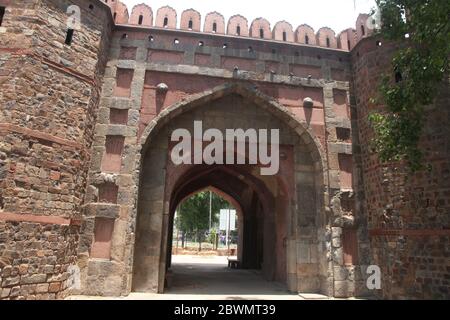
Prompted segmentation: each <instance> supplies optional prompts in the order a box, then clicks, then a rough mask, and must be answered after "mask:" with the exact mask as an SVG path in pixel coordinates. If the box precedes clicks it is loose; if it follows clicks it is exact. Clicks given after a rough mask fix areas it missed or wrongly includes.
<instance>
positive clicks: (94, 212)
mask: <svg viewBox="0 0 450 320" xmlns="http://www.w3.org/2000/svg"><path fill="white" fill-rule="evenodd" d="M85 208H86V215H87V216H90V217H99V218H110V219H116V218H118V217H119V215H120V205H117V204H109V203H90V204H88V205H86V207H85Z"/></svg>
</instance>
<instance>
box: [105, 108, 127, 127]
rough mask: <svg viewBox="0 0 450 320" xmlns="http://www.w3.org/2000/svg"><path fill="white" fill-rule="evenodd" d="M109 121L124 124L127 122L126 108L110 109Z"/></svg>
mask: <svg viewBox="0 0 450 320" xmlns="http://www.w3.org/2000/svg"><path fill="white" fill-rule="evenodd" d="M109 122H110V123H111V124H122V125H125V124H127V122H128V109H124V110H122V109H110V110H109Z"/></svg>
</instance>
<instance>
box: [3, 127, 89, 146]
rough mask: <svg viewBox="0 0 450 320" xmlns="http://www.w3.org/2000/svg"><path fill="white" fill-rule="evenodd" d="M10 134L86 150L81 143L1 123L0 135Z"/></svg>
mask: <svg viewBox="0 0 450 320" xmlns="http://www.w3.org/2000/svg"><path fill="white" fill-rule="evenodd" d="M8 132H14V133H19V134H22V135H24V136H29V137H33V138H36V139H40V140H44V141H48V142H54V143H57V144H60V145H64V146H68V147H72V148H74V149H80V150H84V149H85V147H84V146H83V145H82V144H80V143H77V142H74V141H70V140H67V139H63V138H58V137H55V136H53V135H51V134H49V133H43V132H40V131H37V130H32V129H28V128H23V127H20V126H17V125H14V124H11V123H0V135H6V134H7V133H8Z"/></svg>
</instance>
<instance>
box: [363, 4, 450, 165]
mask: <svg viewBox="0 0 450 320" xmlns="http://www.w3.org/2000/svg"><path fill="white" fill-rule="evenodd" d="M377 5H378V7H379V10H380V11H381V30H380V31H379V33H380V35H381V36H382V37H383V38H384V39H387V40H392V41H395V42H399V43H400V49H398V51H397V52H396V53H395V55H394V57H393V60H392V67H393V70H392V71H393V72H391V74H389V75H385V76H384V77H383V80H382V83H381V85H380V90H379V92H380V93H381V101H380V102H381V103H383V104H384V105H385V106H386V110H385V112H377V113H373V114H371V115H370V117H369V120H370V121H371V123H372V125H373V128H374V130H375V133H376V139H375V148H376V151H377V152H378V154H379V156H380V159H381V160H382V161H384V162H391V161H399V160H405V161H406V163H407V164H408V166H409V167H410V169H411V170H412V171H416V170H419V169H421V168H423V167H424V163H423V152H422V150H420V148H419V139H420V137H421V134H422V131H423V126H424V120H425V112H424V106H426V105H430V104H432V103H433V101H434V99H435V98H436V95H437V88H438V87H439V86H440V84H441V82H442V81H443V79H444V77H445V75H446V74H448V71H449V61H448V57H449V55H450V24H449V18H450V1H449V0H377Z"/></svg>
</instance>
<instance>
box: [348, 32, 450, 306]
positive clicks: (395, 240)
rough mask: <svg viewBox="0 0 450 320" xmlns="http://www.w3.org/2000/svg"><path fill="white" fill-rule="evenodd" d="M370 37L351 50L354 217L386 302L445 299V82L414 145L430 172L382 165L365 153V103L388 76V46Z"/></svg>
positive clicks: (448, 215)
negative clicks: (363, 227)
mask: <svg viewBox="0 0 450 320" xmlns="http://www.w3.org/2000/svg"><path fill="white" fill-rule="evenodd" d="M379 44H380V43H379V42H377V39H374V38H369V39H365V40H363V41H361V42H360V43H359V44H358V45H357V47H356V48H355V49H354V51H353V52H352V64H353V74H354V83H353V86H354V95H355V104H356V108H357V122H356V123H355V125H356V126H355V129H356V128H357V130H355V131H357V132H358V134H359V147H358V148H359V149H360V151H361V152H360V157H358V158H357V160H358V164H357V166H358V167H360V168H361V175H360V176H361V177H362V178H361V180H360V181H362V184H361V185H360V186H359V188H358V189H359V190H358V191H359V192H360V193H363V194H364V197H363V199H361V198H360V200H362V201H361V203H360V204H359V205H360V206H359V211H360V214H361V217H362V218H363V219H364V220H366V221H367V226H368V230H367V234H368V236H369V237H370V249H371V252H372V259H371V260H372V261H371V263H372V264H376V265H378V266H380V267H381V271H382V288H381V290H380V291H378V295H379V296H380V297H383V298H388V299H404V298H413V299H449V297H450V292H449V287H450V286H449V285H450V247H449V243H450V242H449V240H450V239H449V238H450V232H449V229H450V179H449V178H450V126H449V121H450V111H449V109H448V106H449V104H450V96H449V91H448V88H449V82H448V79H446V81H445V82H444V83H443V84H442V87H441V89H440V95H439V97H438V98H437V100H436V102H435V104H434V105H432V106H428V107H427V108H426V115H425V117H426V123H425V129H424V132H423V137H422V139H421V142H420V146H421V148H422V150H424V152H425V162H426V164H429V165H430V166H431V169H430V170H423V171H420V172H417V173H415V174H409V173H408V172H406V170H405V168H404V165H403V164H399V163H392V164H381V163H380V161H379V159H378V157H377V155H376V154H375V153H374V152H372V151H371V139H372V137H373V131H372V130H371V128H370V125H369V123H368V118H367V116H368V114H369V113H370V112H371V111H372V110H382V109H383V107H382V106H377V105H372V104H370V103H369V99H370V98H371V97H374V96H375V95H376V89H377V86H378V83H379V80H380V77H381V75H382V74H383V73H393V71H392V67H391V64H390V59H391V57H392V54H393V52H394V50H395V46H393V45H392V44H388V43H385V42H382V45H381V46H379Z"/></svg>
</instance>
